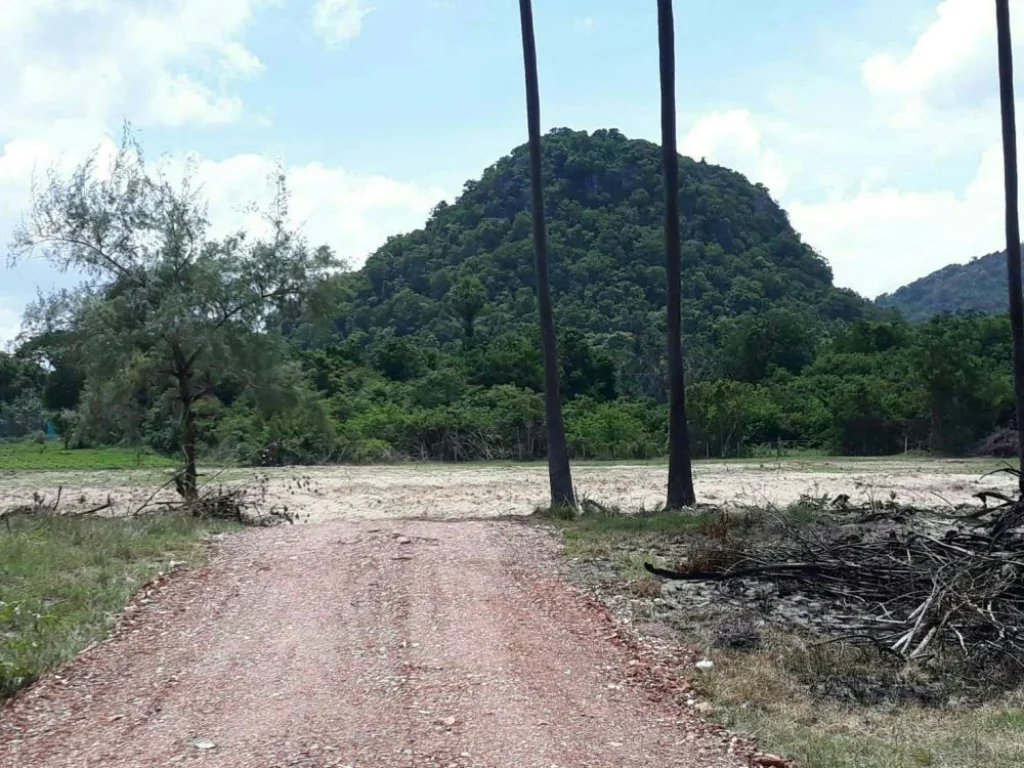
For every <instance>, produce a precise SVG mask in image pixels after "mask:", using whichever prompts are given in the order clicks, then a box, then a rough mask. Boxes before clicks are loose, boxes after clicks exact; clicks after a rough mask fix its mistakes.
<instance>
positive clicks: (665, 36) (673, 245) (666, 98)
mask: <svg viewBox="0 0 1024 768" xmlns="http://www.w3.org/2000/svg"><path fill="white" fill-rule="evenodd" d="M658 53H659V61H660V69H661V151H662V157H663V161H662V162H663V164H664V166H665V167H664V173H665V277H666V280H667V285H666V289H667V290H666V294H667V297H668V300H667V304H668V334H667V335H668V350H667V353H668V385H669V402H668V500H667V502H666V507H667V508H668V509H680V508H681V507H692V506H693V505H694V504H695V503H696V500H697V499H696V496H695V494H694V492H693V470H692V467H691V461H690V430H689V426H688V424H687V421H686V386H685V382H684V380H683V339H682V285H681V281H682V277H681V270H682V265H681V262H682V253H681V247H682V246H681V243H680V237H679V154H678V151H677V149H676V53H675V28H674V19H673V14H672V0H658Z"/></svg>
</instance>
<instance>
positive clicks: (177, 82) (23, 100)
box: [0, 0, 276, 135]
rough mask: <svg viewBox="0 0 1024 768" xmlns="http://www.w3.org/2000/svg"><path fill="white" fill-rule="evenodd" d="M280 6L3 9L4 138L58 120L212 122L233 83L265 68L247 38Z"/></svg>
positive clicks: (11, 0)
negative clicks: (259, 16) (265, 12)
mask: <svg viewBox="0 0 1024 768" xmlns="http://www.w3.org/2000/svg"><path fill="white" fill-rule="evenodd" d="M274 2H276V0H218V1H217V2H210V1H209V0H153V1H152V2H147V3H138V4H136V3H131V4H128V3H124V2H114V0H34V1H33V2H31V3H29V2H21V1H19V0H7V1H6V2H3V3H0V102H2V103H3V104H4V109H3V111H2V113H0V135H4V134H6V135H10V134H11V133H16V132H27V131H35V130H36V129H38V128H39V127H40V126H45V125H48V124H49V123H51V122H53V121H54V120H57V119H62V118H72V119H89V120H96V121H100V122H107V123H111V122H113V123H116V122H118V121H119V120H120V119H121V118H122V116H123V115H124V114H130V115H131V116H132V118H133V119H134V120H135V121H136V122H138V123H139V124H141V125H146V124H152V125H171V126H176V125H182V124H186V123H197V124H218V123H225V122H230V121H232V120H235V119H237V118H238V117H239V116H240V115H241V114H242V111H243V110H242V104H241V101H240V99H239V98H238V96H237V95H236V94H235V93H233V92H232V87H233V85H234V84H235V82H236V81H238V80H239V79H241V78H246V77H252V76H254V75H256V74H258V73H259V72H260V71H262V66H263V65H262V63H261V62H260V60H259V58H258V57H257V56H256V54H255V53H253V52H252V51H251V50H249V49H248V48H247V47H246V46H245V44H244V42H243V35H244V33H245V31H246V29H247V27H248V25H249V24H250V22H251V21H252V18H253V16H254V14H255V12H256V11H257V10H258V9H259V8H260V7H262V6H265V5H269V4H272V3H274Z"/></svg>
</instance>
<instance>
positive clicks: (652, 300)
mask: <svg viewBox="0 0 1024 768" xmlns="http://www.w3.org/2000/svg"><path fill="white" fill-rule="evenodd" d="M681 172H682V173H681V176H682V181H681V186H680V189H681V200H680V203H681V208H682V238H683V265H684V266H683V290H684V302H685V304H684V323H685V325H684V332H685V334H686V335H687V342H688V344H689V345H690V346H692V347H693V350H692V351H693V354H691V355H690V358H691V362H692V361H694V360H696V359H698V358H701V359H703V360H705V362H706V360H707V359H708V357H709V356H710V357H717V355H716V354H715V352H714V350H715V348H716V347H718V346H719V342H720V341H721V340H722V338H723V334H725V333H726V332H727V331H728V328H729V323H726V322H723V321H727V320H730V319H735V318H742V317H753V316H757V315H761V314H763V313H765V312H767V311H769V310H771V311H773V312H776V313H786V314H787V315H791V316H792V317H793V318H795V321H794V322H797V323H799V324H802V325H811V326H815V327H817V326H818V325H820V324H826V325H827V324H829V323H831V322H833V321H836V320H851V319H855V318H857V317H859V316H861V315H862V314H863V312H864V311H865V309H866V308H867V307H868V306H869V305H868V303H867V302H865V301H864V300H862V299H861V298H860V297H858V296H857V295H856V294H854V293H852V292H850V291H846V290H842V289H837V288H835V287H834V286H833V284H832V272H831V269H830V268H829V266H828V264H827V263H826V262H825V261H824V260H823V259H822V258H821V257H820V256H819V255H818V254H816V253H815V252H814V251H813V249H811V248H810V247H809V246H808V245H806V244H804V243H803V242H802V241H801V239H800V236H799V235H798V234H797V233H796V232H795V231H794V230H793V228H792V227H791V226H790V224H789V220H788V218H787V216H786V213H785V212H784V211H783V210H782V209H781V208H780V207H779V206H778V205H777V204H776V203H775V202H774V201H773V200H772V198H771V196H770V194H769V192H768V190H767V189H766V188H764V187H763V186H761V185H754V184H751V183H750V182H749V181H747V179H746V178H744V177H743V176H742V175H740V174H738V173H735V172H734V171H730V170H727V169H725V168H722V167H719V166H715V165H710V164H708V163H705V162H703V161H700V162H698V161H693V160H690V159H687V158H683V159H682V166H681ZM544 178H545V186H546V190H545V192H546V197H545V199H546V206H547V218H548V226H549V230H548V232H549V238H550V249H551V290H552V293H553V296H554V302H555V317H556V321H557V323H558V325H559V327H561V328H564V329H573V330H576V331H580V332H583V333H585V334H587V335H588V337H589V338H590V340H591V342H592V343H594V344H596V345H597V346H598V347H601V348H605V349H607V350H608V351H609V352H612V353H613V354H614V353H615V350H616V349H617V348H618V347H621V346H622V345H624V344H626V345H629V344H633V345H634V346H635V343H634V342H633V341H632V340H633V339H639V340H640V343H641V346H642V347H643V348H644V350H645V353H644V354H645V355H646V356H648V357H649V356H650V355H651V354H654V355H655V356H657V353H656V352H655V351H654V350H655V349H660V348H661V347H662V346H663V345H664V341H663V339H664V322H665V318H664V314H665V298H666V297H665V252H664V241H663V230H662V227H663V200H664V194H663V191H662V179H661V157H660V150H659V148H658V146H657V145H656V144H653V143H651V142H648V141H641V140H631V139H628V138H626V137H625V136H624V135H623V134H621V133H620V132H618V131H616V130H600V131H595V132H594V133H592V134H588V133H587V132H583V131H570V130H568V129H558V130H554V131H552V132H551V133H549V134H548V135H547V136H546V137H545V139H544ZM529 183H530V179H529V167H528V153H527V148H526V147H525V146H521V147H518V148H516V149H515V150H513V152H512V153H511V154H510V155H508V156H506V157H504V158H502V159H501V160H499V161H498V162H497V163H495V164H494V165H492V166H491V167H490V168H488V169H487V170H486V171H484V173H483V176H482V177H481V178H480V179H479V180H475V181H470V182H468V183H467V184H466V185H465V188H464V190H463V193H462V194H461V195H460V196H459V198H458V199H457V200H456V201H455V202H454V203H453V204H445V203H442V204H440V205H439V206H437V208H436V209H435V210H434V212H433V215H432V216H431V217H430V220H429V221H428V222H427V224H426V225H425V227H424V228H423V229H420V230H417V231H415V232H412V233H410V234H407V235H401V236H397V237H393V238H391V239H390V240H388V242H387V243H386V244H385V245H384V246H382V247H381V248H380V249H379V250H378V251H377V252H376V253H375V254H373V255H372V256H371V257H370V258H369V260H368V261H367V263H366V265H365V266H364V267H363V269H361V270H359V271H358V272H356V273H353V274H351V275H346V276H344V277H343V278H340V279H339V280H338V283H337V286H336V289H337V290H336V293H335V295H334V302H335V303H336V312H335V328H336V329H337V330H338V331H339V332H340V335H341V336H343V337H351V336H353V335H354V334H359V333H366V334H369V335H371V336H373V335H375V334H378V333H380V332H381V331H384V330H385V329H387V330H388V331H390V332H393V333H394V334H395V335H396V336H400V337H401V336H418V337H421V338H426V337H429V338H430V341H431V342H432V343H433V342H436V343H438V344H440V345H442V346H443V345H445V344H447V343H451V342H455V341H458V340H460V339H462V337H463V335H464V334H465V332H466V330H467V329H470V330H471V332H474V333H475V335H477V336H483V337H485V338H489V337H494V336H497V335H501V334H505V333H508V332H510V331H518V330H521V329H524V328H527V327H532V326H534V325H535V324H536V307H535V303H534V294H533V244H532V241H531V224H530V216H529V212H528V208H529V206H528V202H529V194H530V186H529ZM467 300H468V303H467ZM649 347H650V350H648V348H649ZM698 353H699V354H698ZM619 361H620V362H621V363H623V364H625V363H626V362H627V361H626V358H625V357H624V356H622V355H619ZM632 362H634V363H636V362H638V361H636V360H634V361H632ZM649 394H653V392H649Z"/></svg>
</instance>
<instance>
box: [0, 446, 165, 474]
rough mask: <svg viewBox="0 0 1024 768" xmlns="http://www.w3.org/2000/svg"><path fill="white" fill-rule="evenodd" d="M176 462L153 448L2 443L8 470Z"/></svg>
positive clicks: (0, 455) (1, 459) (2, 462)
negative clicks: (70, 446)
mask: <svg viewBox="0 0 1024 768" xmlns="http://www.w3.org/2000/svg"><path fill="white" fill-rule="evenodd" d="M174 466H177V462H176V461H175V460H174V459H171V458H168V457H166V456H160V455H159V454H156V453H154V452H153V451H152V450H149V449H145V450H143V449H135V448H117V447H113V448H77V449H67V448H64V446H63V445H61V444H60V443H33V442H17V443H0V468H2V469H5V470H11V469H13V470H24V469H41V470H68V469H82V470H90V469H160V468H164V467H174Z"/></svg>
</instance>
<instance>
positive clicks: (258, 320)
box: [10, 127, 335, 501]
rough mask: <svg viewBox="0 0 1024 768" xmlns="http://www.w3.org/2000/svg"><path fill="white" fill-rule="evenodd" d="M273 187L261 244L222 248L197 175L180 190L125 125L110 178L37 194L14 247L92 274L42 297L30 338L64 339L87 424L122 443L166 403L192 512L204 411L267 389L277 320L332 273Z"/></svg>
mask: <svg viewBox="0 0 1024 768" xmlns="http://www.w3.org/2000/svg"><path fill="white" fill-rule="evenodd" d="M272 183H273V184H274V192H275V195H274V198H273V203H272V204H271V205H270V207H269V209H268V210H266V211H263V212H262V213H263V216H264V220H265V225H266V226H265V233H264V235H263V236H251V235H250V234H247V233H244V232H239V233H236V234H232V235H229V236H227V237H222V238H216V237H213V236H212V234H211V232H210V226H209V221H208V218H207V213H206V206H205V204H204V202H203V198H202V194H201V189H200V188H198V187H197V185H196V184H195V181H194V173H193V171H192V169H189V170H187V171H186V173H185V175H184V178H183V180H182V181H181V182H180V183H172V182H171V181H169V180H168V179H167V178H166V176H165V175H164V174H163V173H162V172H159V171H157V172H151V171H150V169H149V168H148V167H147V166H146V164H145V162H144V159H143V155H142V152H141V149H140V147H139V146H138V143H137V142H136V140H135V139H134V137H133V135H132V133H131V131H130V129H128V128H127V127H126V129H125V132H124V137H123V140H122V142H121V146H120V149H119V151H118V152H117V153H116V155H115V157H114V158H113V161H112V162H111V163H110V164H109V166H108V167H103V164H101V163H100V162H99V159H98V154H96V153H94V154H93V155H92V156H91V157H90V158H89V159H88V160H86V161H85V162H84V163H83V164H81V165H80V166H79V167H78V168H76V169H75V170H74V171H72V172H71V173H70V174H63V173H61V172H60V171H59V170H57V169H51V170H50V171H49V172H48V173H47V175H46V177H45V179H43V180H42V183H41V184H37V185H35V189H34V193H33V202H32V206H31V209H30V211H29V213H28V215H27V216H26V217H25V220H24V221H23V222H22V224H21V226H20V227H19V228H18V229H17V230H16V232H15V235H14V239H13V242H12V244H11V249H10V253H11V258H12V259H13V260H18V259H21V258H24V257H27V256H30V255H33V254H38V255H41V256H42V257H43V258H45V259H46V260H48V261H50V262H51V263H53V264H55V265H56V266H57V267H59V268H61V269H63V270H68V269H70V270H73V271H75V272H78V273H80V274H82V275H83V276H84V278H85V280H84V282H83V283H82V284H81V285H80V286H79V287H78V288H76V289H75V290H72V291H61V292H58V293H55V294H52V295H50V296H44V297H42V298H41V299H40V300H39V301H38V302H37V303H36V305H35V306H34V307H33V308H32V310H31V311H30V312H29V313H28V315H27V319H28V320H29V323H30V329H31V326H32V324H33V322H34V324H35V325H36V326H37V327H36V328H35V329H34V330H35V331H38V332H43V331H45V332H49V333H53V332H54V331H63V332H65V333H67V334H71V337H72V338H74V339H75V341H76V344H77V345H79V352H80V357H79V359H80V360H81V361H82V365H83V366H84V369H85V374H86V382H87V384H86V390H85V392H84V393H83V403H82V404H81V405H80V406H79V410H80V411H81V412H82V413H83V418H90V417H91V418H93V419H94V420H95V421H96V422H102V423H103V424H102V426H105V427H106V428H108V429H110V428H112V427H119V428H120V430H121V433H122V434H125V433H126V432H127V431H129V430H128V427H127V423H128V422H131V421H133V420H134V421H135V422H136V424H137V423H138V421H139V417H140V408H143V407H145V405H146V403H147V402H149V403H151V402H152V401H153V400H154V399H155V398H163V399H165V400H166V401H167V402H168V403H169V404H170V405H171V407H172V408H173V409H174V410H175V411H176V412H177V416H178V423H177V425H176V429H175V434H176V436H177V437H176V440H177V442H178V443H179V444H180V448H181V452H182V458H183V464H184V468H183V471H182V472H181V473H180V476H179V479H178V490H179V492H180V493H181V494H182V495H183V496H184V497H185V499H187V500H190V501H191V500H194V499H195V498H196V497H197V493H198V491H197V482H196V478H197V473H196V443H197V430H196V404H197V403H198V402H199V401H200V400H201V399H203V398H204V397H206V396H208V395H210V394H211V393H212V392H213V391H214V389H215V388H216V387H217V386H218V385H219V384H222V383H223V382H224V381H225V380H228V379H230V380H231V381H232V382H233V384H234V386H236V387H237V386H239V384H241V385H242V386H247V385H248V386H257V385H258V384H259V383H260V382H261V381H262V382H268V381H269V380H270V379H271V377H272V376H273V371H275V370H279V369H280V368H281V366H280V365H279V364H280V363H281V362H282V360H283V357H282V346H281V343H280V335H279V334H276V333H275V332H274V330H275V329H274V327H273V326H274V324H275V322H276V319H277V318H279V317H280V315H281V311H282V310H283V309H284V308H286V307H287V306H288V305H289V304H290V303H291V302H294V301H297V300H299V299H301V297H302V296H303V295H304V294H305V293H306V292H307V291H308V290H309V289H310V288H311V287H312V285H313V284H314V283H315V282H316V280H318V279H319V278H320V277H321V276H322V275H323V274H324V273H325V272H326V271H327V270H328V269H330V268H331V267H332V266H333V265H334V264H335V260H334V258H333V256H332V254H331V252H330V250H329V249H327V248H326V247H321V248H318V249H310V248H309V247H308V245H307V243H306V242H305V240H304V239H303V238H302V237H301V235H299V234H298V233H297V232H296V231H294V230H292V229H290V228H289V225H288V207H287V201H288V196H287V189H286V185H285V178H284V175H283V174H282V173H280V172H278V173H276V174H275V175H274V177H273V180H272ZM254 210H255V209H254ZM118 421H120V422H123V423H121V424H117V423H116V422H118Z"/></svg>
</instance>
